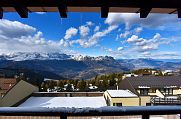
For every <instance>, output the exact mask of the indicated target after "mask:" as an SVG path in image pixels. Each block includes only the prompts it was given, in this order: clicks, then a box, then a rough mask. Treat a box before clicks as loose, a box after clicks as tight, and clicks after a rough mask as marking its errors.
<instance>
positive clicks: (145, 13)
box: [140, 8, 152, 18]
mask: <svg viewBox="0 0 181 119" xmlns="http://www.w3.org/2000/svg"><path fill="white" fill-rule="evenodd" d="M151 9H152V8H140V18H146V17H147V16H148V14H149V13H150V11H151Z"/></svg>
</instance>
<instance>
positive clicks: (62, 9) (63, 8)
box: [58, 0, 67, 18]
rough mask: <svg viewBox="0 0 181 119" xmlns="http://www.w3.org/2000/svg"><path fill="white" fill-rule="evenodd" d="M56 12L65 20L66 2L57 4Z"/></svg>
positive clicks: (63, 0)
mask: <svg viewBox="0 0 181 119" xmlns="http://www.w3.org/2000/svg"><path fill="white" fill-rule="evenodd" d="M58 10H59V13H60V16H61V18H67V1H66V0H62V1H61V2H60V3H58Z"/></svg>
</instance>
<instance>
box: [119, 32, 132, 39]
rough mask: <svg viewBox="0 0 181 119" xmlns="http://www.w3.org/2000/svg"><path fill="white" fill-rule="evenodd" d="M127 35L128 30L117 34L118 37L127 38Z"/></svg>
mask: <svg viewBox="0 0 181 119" xmlns="http://www.w3.org/2000/svg"><path fill="white" fill-rule="evenodd" d="M128 35H130V32H129V31H125V32H124V33H121V34H120V35H119V37H120V38H127V37H128Z"/></svg>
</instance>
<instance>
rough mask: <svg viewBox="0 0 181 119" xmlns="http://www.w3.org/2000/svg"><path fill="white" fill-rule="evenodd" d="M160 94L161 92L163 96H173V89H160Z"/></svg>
mask: <svg viewBox="0 0 181 119" xmlns="http://www.w3.org/2000/svg"><path fill="white" fill-rule="evenodd" d="M160 92H162V93H163V94H164V95H173V89H172V88H164V89H160Z"/></svg>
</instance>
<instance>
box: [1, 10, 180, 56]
mask: <svg viewBox="0 0 181 119" xmlns="http://www.w3.org/2000/svg"><path fill="white" fill-rule="evenodd" d="M180 45H181V19H178V18H177V15H169V14H149V16H148V18H146V19H140V18H139V14H130V13H110V14H109V16H108V18H106V19H103V18H101V17H100V14H99V13H68V18H64V19H61V18H60V16H59V13H30V14H29V18H27V19H22V18H20V17H19V15H18V14H16V13H5V15H4V19H3V20H0V53H1V54H3V53H4V54H7V53H13V52H61V53H66V54H73V55H89V56H100V55H101V56H105V55H108V56H113V57H115V58H119V59H121V58H155V59H173V58H174V59H181V53H180V51H181V47H180Z"/></svg>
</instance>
